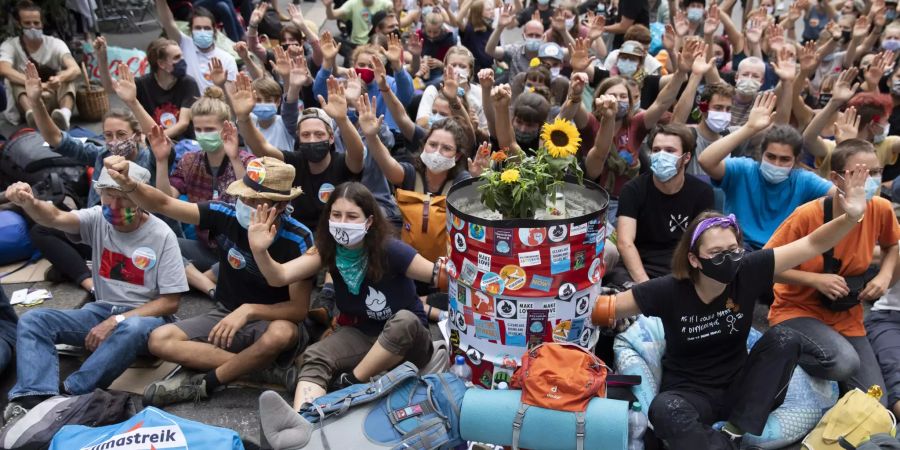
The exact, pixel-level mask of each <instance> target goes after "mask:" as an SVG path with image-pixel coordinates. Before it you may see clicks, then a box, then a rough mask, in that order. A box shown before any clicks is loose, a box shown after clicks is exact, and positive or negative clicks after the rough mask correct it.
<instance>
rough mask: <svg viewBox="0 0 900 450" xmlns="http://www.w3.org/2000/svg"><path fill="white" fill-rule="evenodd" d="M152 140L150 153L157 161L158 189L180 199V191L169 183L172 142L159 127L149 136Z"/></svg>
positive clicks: (155, 127) (151, 130)
mask: <svg viewBox="0 0 900 450" xmlns="http://www.w3.org/2000/svg"><path fill="white" fill-rule="evenodd" d="M147 137H148V138H149V140H150V151H151V152H153V157H154V158H155V159H156V188H157V189H159V190H160V191H162V192H164V193H166V194H169V196H170V197H174V198H178V196H179V195H181V193H180V192H178V189H175V188H174V187H172V184H171V183H170V182H169V155H170V154H171V153H172V140H171V139H169V137H168V136H166V134H165V133H164V132H163V130H162V128H161V127H160V126H159V125H155V126H154V127H153V128H151V129H150V133H148V134H147Z"/></svg>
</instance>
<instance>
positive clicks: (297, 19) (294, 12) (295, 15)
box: [288, 3, 323, 67]
mask: <svg viewBox="0 0 900 450" xmlns="http://www.w3.org/2000/svg"><path fill="white" fill-rule="evenodd" d="M288 14H289V15H290V16H291V23H293V24H294V25H297V28H299V29H300V31H301V32H303V36H305V37H306V42H309V46H310V47H312V60H313V62H314V63H316V65H317V66H320V67H321V66H322V58H323V55H322V47H321V46H320V45H319V37H318V36H316V33H313V32H312V30H310V29H309V27H308V26H307V25H306V19H304V18H303V11H301V9H300V5H295V4H293V3H291V4H289V5H288Z"/></svg>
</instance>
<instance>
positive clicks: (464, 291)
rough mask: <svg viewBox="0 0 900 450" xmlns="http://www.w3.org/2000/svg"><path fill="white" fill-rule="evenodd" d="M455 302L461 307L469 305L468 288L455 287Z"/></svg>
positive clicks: (462, 286)
mask: <svg viewBox="0 0 900 450" xmlns="http://www.w3.org/2000/svg"><path fill="white" fill-rule="evenodd" d="M456 290H457V292H456V302H457V303H458V304H460V305H463V306H470V305H469V288H467V287H465V286H464V285H457V287H456Z"/></svg>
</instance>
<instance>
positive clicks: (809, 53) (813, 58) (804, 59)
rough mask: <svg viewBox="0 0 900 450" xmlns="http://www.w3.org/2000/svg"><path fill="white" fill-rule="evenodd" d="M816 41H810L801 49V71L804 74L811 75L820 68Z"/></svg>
mask: <svg viewBox="0 0 900 450" xmlns="http://www.w3.org/2000/svg"><path fill="white" fill-rule="evenodd" d="M816 47H817V46H816V43H815V42H814V41H809V42H807V43H806V45H804V46H802V47H800V54H799V55H798V57H799V59H800V70H802V71H803V72H804V73H807V74H811V73H813V71H815V70H816V68H817V67H818V66H819V55H818V49H817V48H816Z"/></svg>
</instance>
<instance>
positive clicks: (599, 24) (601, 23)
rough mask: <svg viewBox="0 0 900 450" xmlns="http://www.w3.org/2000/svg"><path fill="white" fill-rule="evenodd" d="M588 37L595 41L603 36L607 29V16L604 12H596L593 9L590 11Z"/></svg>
mask: <svg viewBox="0 0 900 450" xmlns="http://www.w3.org/2000/svg"><path fill="white" fill-rule="evenodd" d="M588 27H589V31H588V39H590V40H591V41H593V40H594V39H599V38H601V37H602V36H603V32H604V31H605V29H606V16H605V15H603V14H594V12H593V11H589V12H588Z"/></svg>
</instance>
